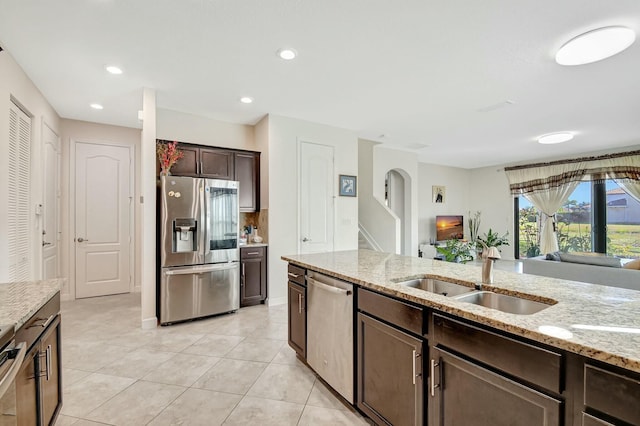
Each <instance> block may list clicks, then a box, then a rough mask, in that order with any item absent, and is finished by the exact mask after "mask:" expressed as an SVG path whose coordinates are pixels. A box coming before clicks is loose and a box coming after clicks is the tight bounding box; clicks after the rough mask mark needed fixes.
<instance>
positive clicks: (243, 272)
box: [242, 263, 244, 277]
mask: <svg viewBox="0 0 640 426" xmlns="http://www.w3.org/2000/svg"><path fill="white" fill-rule="evenodd" d="M242 276H243V277H244V263H243V264H242Z"/></svg>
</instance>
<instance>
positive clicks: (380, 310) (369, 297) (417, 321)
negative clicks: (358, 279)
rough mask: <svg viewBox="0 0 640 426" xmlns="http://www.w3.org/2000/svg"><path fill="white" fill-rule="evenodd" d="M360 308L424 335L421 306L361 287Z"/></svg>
mask: <svg viewBox="0 0 640 426" xmlns="http://www.w3.org/2000/svg"><path fill="white" fill-rule="evenodd" d="M358 309H359V310H361V311H364V312H368V313H370V314H371V315H373V316H374V317H377V318H380V319H382V320H385V321H388V322H390V323H391V324H394V325H397V326H398V327H400V328H404V329H405V330H408V331H411V332H413V333H415V334H420V335H422V324H423V318H422V309H421V308H418V307H415V306H411V305H409V304H407V303H403V302H400V301H399V300H395V299H392V298H390V297H386V296H383V295H381V294H378V293H374V292H372V291H369V290H364V289H361V288H359V289H358Z"/></svg>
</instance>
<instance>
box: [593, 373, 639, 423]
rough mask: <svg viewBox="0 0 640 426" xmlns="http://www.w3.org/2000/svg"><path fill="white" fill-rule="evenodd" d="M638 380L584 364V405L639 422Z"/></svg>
mask: <svg viewBox="0 0 640 426" xmlns="http://www.w3.org/2000/svg"><path fill="white" fill-rule="evenodd" d="M638 401H640V381H638V380H634V379H632V378H629V377H625V376H621V375H619V374H615V373H612V372H610V371H607V370H603V369H601V368H598V367H594V366H592V365H588V364H585V366H584V405H586V406H587V407H591V408H593V409H596V410H598V411H601V412H603V413H606V414H609V415H610V416H613V417H615V418H617V419H620V420H624V421H625V422H629V423H631V424H634V425H635V424H640V403H638Z"/></svg>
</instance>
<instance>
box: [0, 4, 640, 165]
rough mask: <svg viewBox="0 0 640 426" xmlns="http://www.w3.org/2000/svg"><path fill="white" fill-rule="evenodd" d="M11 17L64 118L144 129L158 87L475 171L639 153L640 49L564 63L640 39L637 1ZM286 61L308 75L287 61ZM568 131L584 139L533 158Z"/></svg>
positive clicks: (178, 97)
mask: <svg viewBox="0 0 640 426" xmlns="http://www.w3.org/2000/svg"><path fill="white" fill-rule="evenodd" d="M0 11H1V12H0V45H2V47H4V48H5V49H6V50H7V51H8V52H9V53H10V54H11V55H12V56H13V57H14V58H15V59H16V61H17V62H18V63H19V64H20V65H21V66H22V68H23V69H24V70H25V72H26V73H27V74H28V75H29V76H30V77H31V79H32V80H33V82H34V83H35V84H36V86H38V88H39V89H40V90H41V91H42V93H43V94H44V96H45V97H46V98H47V99H48V100H49V101H50V102H51V104H52V105H53V107H54V108H55V109H56V111H58V113H59V114H60V115H61V116H62V117H65V118H72V119H77V120H86V121H93V122H99V123H108V124H115V125H121V126H129V127H140V123H139V122H138V119H137V111H138V110H140V109H141V105H142V87H151V88H155V89H156V91H157V106H158V107H159V108H165V109H172V110H178V111H184V112H189V113H193V114H197V115H202V116H206V117H211V118H214V119H218V120H223V121H230V122H234V123H244V124H254V123H256V122H257V121H258V120H259V119H260V118H261V117H263V116H264V115H265V114H267V113H272V114H277V115H283V116H287V117H294V118H299V119H304V120H308V121H312V122H317V123H323V124H328V125H332V126H336V127H342V128H348V129H352V130H354V131H356V132H357V134H358V135H359V136H360V137H362V138H366V139H371V140H376V141H381V142H385V143H389V144H393V145H396V146H401V147H405V148H407V149H416V152H417V153H418V154H419V155H420V159H421V160H422V161H424V162H428V163H436V164H444V165H450V166H458V167H464V168H475V167H482V166H489V165H496V164H505V163H514V162H519V161H523V160H533V159H541V158H549V157H558V156H574V155H579V154H582V153H585V152H589V151H597V150H603V149H610V148H617V147H626V146H631V145H636V144H638V143H640V119H639V117H638V113H639V112H640V40H638V41H637V42H636V43H635V44H634V45H632V46H631V48H630V49H628V50H627V51H625V52H622V53H620V54H618V55H616V56H614V57H612V58H610V59H607V60H604V61H601V62H597V63H593V64H589V65H583V66H579V67H562V66H560V65H558V64H556V63H555V62H554V60H553V57H554V54H555V51H556V50H557V49H558V48H559V47H560V46H561V45H562V44H563V43H564V42H566V41H567V40H569V39H570V38H572V37H574V36H576V35H578V34H580V33H583V32H585V31H587V30H590V29H593V28H598V27H602V26H608V25H623V26H627V27H630V28H632V29H634V30H635V31H636V32H637V33H639V35H640V2H639V1H638V0H617V1H605V0H602V1H585V0H562V1H557V0H518V1H513V0H502V1H500V0H482V1H473V0H465V1H461V0H440V1H435V0H429V1H426V0H401V1H392V0H322V1H313V0H226V1H223V0H180V1H178V0H65V1H50V0H49V1H47V0H40V1H36V0H20V1H15V0H0ZM288 46H289V47H293V48H295V49H296V50H297V51H298V52H299V57H298V59H296V60H294V61H289V62H286V61H283V60H281V59H279V58H278V57H277V56H276V51H277V50H278V49H279V48H281V47H288ZM106 64H117V65H119V66H121V67H122V68H123V69H124V71H125V73H124V74H123V75H121V76H113V75H109V74H107V73H106V72H105V70H104V66H105V65H106ZM241 96H251V97H253V98H254V99H255V102H254V103H253V104H251V105H245V104H241V103H240V102H239V98H240V97H241ZM507 101H509V103H505V102H507ZM92 102H99V103H101V104H103V105H104V110H102V111H95V110H92V109H91V108H89V104H90V103H92ZM560 130H569V131H574V132H576V133H577V136H576V138H575V139H574V140H573V141H571V142H568V143H565V144H560V145H548V146H542V145H539V144H537V143H536V142H535V138H536V137H537V136H539V135H541V134H544V133H549V132H554V131H560ZM381 135H385V137H381ZM424 145H428V147H423V148H421V149H417V148H420V147H422V146H424Z"/></svg>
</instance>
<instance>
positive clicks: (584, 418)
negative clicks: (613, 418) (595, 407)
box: [582, 413, 615, 426]
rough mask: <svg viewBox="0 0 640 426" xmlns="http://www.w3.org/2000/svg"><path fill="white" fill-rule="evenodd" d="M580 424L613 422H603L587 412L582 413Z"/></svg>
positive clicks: (610, 425) (595, 425)
mask: <svg viewBox="0 0 640 426" xmlns="http://www.w3.org/2000/svg"><path fill="white" fill-rule="evenodd" d="M582 426H615V425H614V424H613V423H609V422H605V421H604V420H602V419H599V418H597V417H593V416H591V415H589V414H587V413H582Z"/></svg>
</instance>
